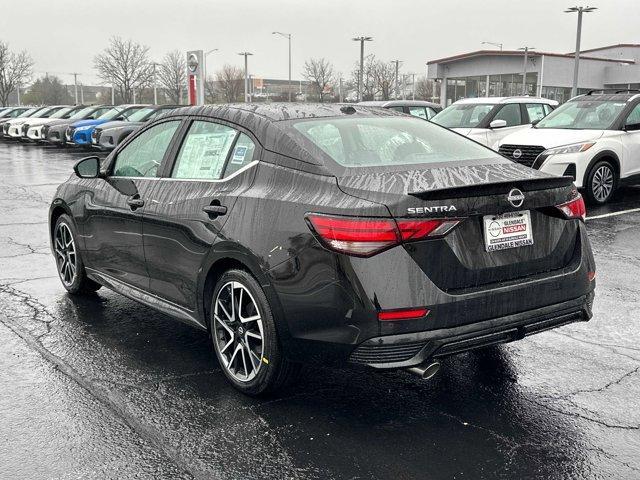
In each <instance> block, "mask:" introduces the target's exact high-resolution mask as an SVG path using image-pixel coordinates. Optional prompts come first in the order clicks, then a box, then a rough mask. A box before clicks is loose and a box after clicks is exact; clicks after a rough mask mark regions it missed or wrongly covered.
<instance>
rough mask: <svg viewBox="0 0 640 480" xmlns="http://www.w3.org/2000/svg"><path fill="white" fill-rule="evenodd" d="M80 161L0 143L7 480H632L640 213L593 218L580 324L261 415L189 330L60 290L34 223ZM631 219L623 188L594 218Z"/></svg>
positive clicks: (261, 407)
mask: <svg viewBox="0 0 640 480" xmlns="http://www.w3.org/2000/svg"><path fill="white" fill-rule="evenodd" d="M85 155H86V154H85V153H81V152H70V151H65V150H58V149H55V148H40V147H36V146H30V145H17V144H6V143H1V142H0V478H2V479H5V478H7V479H8V478H20V479H85V478H119V479H124V478H145V479H146V478H149V479H157V478H222V479H253V478H259V479H281V478H304V479H306V478H317V479H371V478H383V479H414V478H415V479H440V478H447V479H449V478H460V479H464V478H467V479H482V478H509V479H513V478H527V479H530V478H531V479H533V478H536V479H537V478H539V479H579V478H616V479H633V478H640V342H639V339H640V333H639V332H640V211H636V212H630V213H625V214H622V215H618V216H610V217H603V218H595V219H592V220H589V221H588V227H589V231H590V236H591V240H592V243H593V248H594V253H595V256H596V262H597V266H598V277H597V282H598V285H597V295H596V303H595V306H594V318H593V319H592V320H591V321H590V322H588V323H580V324H572V325H568V326H565V327H562V328H560V329H557V330H554V331H549V332H544V333H541V334H539V335H535V336H533V337H529V338H527V339H525V340H523V341H521V342H516V343H513V344H509V345H505V346H502V347H497V348H491V349H487V350H482V351H478V352H472V353H466V354H462V355H459V356H456V357H452V358H449V359H447V360H445V361H444V362H443V367H442V369H441V371H440V373H438V375H437V376H436V377H435V378H434V379H432V380H430V381H421V380H419V379H417V378H416V377H413V376H411V375H410V374H407V373H405V372H387V373H377V372H370V371H360V370H349V369H343V370H331V369H323V368H309V369H307V370H306V371H305V374H304V376H303V379H302V380H301V381H300V382H299V383H298V384H297V385H295V386H294V387H291V388H290V389H289V390H287V391H286V392H284V393H283V394H281V395H280V396H278V397H274V398H270V399H264V400H256V399H250V398H247V397H245V396H243V395H241V394H239V393H237V392H236V391H235V390H234V389H233V388H232V387H231V386H229V385H228V384H227V382H226V381H225V379H224V377H223V375H222V373H221V371H220V368H219V366H218V364H217V361H216V360H215V357H214V355H213V354H212V352H211V350H210V348H209V343H208V339H207V337H206V336H205V335H204V334H202V333H201V332H200V331H197V330H195V329H192V328H190V327H188V326H186V325H183V324H181V323H179V322H176V321H173V320H171V319H170V318H168V317H166V316H164V315H162V314H159V313H156V312H154V311H153V310H151V309H149V308H147V307H144V306H142V305H139V304H137V303H134V302H132V301H131V300H128V299H126V298H124V297H122V296H120V295H118V294H115V293H112V292H109V291H108V290H106V289H104V288H103V289H101V290H100V291H99V292H98V295H97V296H96V297H94V298H73V297H70V296H68V295H67V294H66V293H65V290H64V289H63V288H62V286H61V284H60V282H59V280H58V278H57V275H56V271H55V265H54V260H53V257H52V256H51V254H50V253H49V246H48V238H47V213H48V208H49V202H50V200H51V198H52V195H53V193H54V191H55V188H56V186H57V185H58V184H59V183H60V182H62V181H63V180H64V179H66V178H67V177H68V176H69V174H70V173H71V167H72V165H73V163H74V161H76V160H77V159H79V158H81V157H82V156H85ZM638 207H640V188H628V189H625V190H624V191H622V192H620V194H619V195H618V196H617V198H616V200H615V202H614V203H613V204H612V205H611V206H608V207H607V208H603V209H599V210H597V211H589V215H590V216H596V215H603V214H606V213H610V212H615V211H621V210H625V209H632V208H638Z"/></svg>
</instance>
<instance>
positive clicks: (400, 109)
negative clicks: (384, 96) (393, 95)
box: [389, 106, 404, 113]
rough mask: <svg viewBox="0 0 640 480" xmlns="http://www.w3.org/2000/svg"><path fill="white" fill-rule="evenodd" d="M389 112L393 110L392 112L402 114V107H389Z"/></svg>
mask: <svg viewBox="0 0 640 480" xmlns="http://www.w3.org/2000/svg"><path fill="white" fill-rule="evenodd" d="M389 110H393V111H394V112H400V113H404V107H398V106H395V107H389Z"/></svg>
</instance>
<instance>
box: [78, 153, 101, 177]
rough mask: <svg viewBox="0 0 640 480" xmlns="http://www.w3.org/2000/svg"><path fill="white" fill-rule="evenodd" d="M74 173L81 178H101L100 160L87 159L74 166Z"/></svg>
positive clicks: (96, 158)
mask: <svg viewBox="0 0 640 480" xmlns="http://www.w3.org/2000/svg"><path fill="white" fill-rule="evenodd" d="M73 171H74V172H76V175H77V176H78V177H80V178H98V177H99V176H100V159H99V158H98V157H85V158H83V159H82V160H80V161H79V162H78V163H76V164H75V165H74V166H73Z"/></svg>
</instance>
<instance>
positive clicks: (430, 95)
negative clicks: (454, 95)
mask: <svg viewBox="0 0 640 480" xmlns="http://www.w3.org/2000/svg"><path fill="white" fill-rule="evenodd" d="M434 83H435V82H434V81H433V80H428V79H427V78H426V77H420V78H418V79H417V80H416V87H415V88H416V99H418V100H429V101H433V99H434V96H435V92H434V90H435V89H434Z"/></svg>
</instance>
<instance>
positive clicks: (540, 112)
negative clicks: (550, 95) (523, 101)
mask: <svg viewBox="0 0 640 480" xmlns="http://www.w3.org/2000/svg"><path fill="white" fill-rule="evenodd" d="M546 106H547V105H544V104H542V103H527V113H528V114H529V122H535V121H536V120H542V119H543V118H544V117H545V116H546V115H547V113H546V112H545V109H544V107H546Z"/></svg>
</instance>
